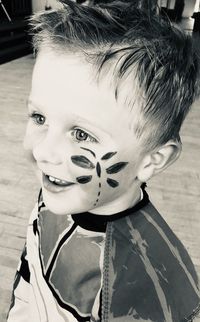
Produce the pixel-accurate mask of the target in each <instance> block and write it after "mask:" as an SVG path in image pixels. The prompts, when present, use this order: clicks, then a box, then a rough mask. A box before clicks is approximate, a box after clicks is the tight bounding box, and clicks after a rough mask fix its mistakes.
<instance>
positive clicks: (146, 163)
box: [137, 140, 181, 182]
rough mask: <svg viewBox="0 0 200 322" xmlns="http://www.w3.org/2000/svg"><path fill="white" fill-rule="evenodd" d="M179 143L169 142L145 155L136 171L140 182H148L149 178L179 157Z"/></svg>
mask: <svg viewBox="0 0 200 322" xmlns="http://www.w3.org/2000/svg"><path fill="white" fill-rule="evenodd" d="M180 153H181V142H179V141H174V140H170V141H168V142H167V143H166V144H164V145H162V146H161V147H159V148H158V149H156V151H154V152H152V153H149V154H148V155H146V156H145V157H144V158H143V160H142V162H141V164H140V166H139V169H138V175H137V177H138V179H139V180H140V181H141V182H146V181H148V180H149V179H150V178H151V177H153V176H154V175H156V174H157V173H159V172H162V171H163V170H165V169H166V168H167V167H168V166H170V165H171V164H172V163H174V162H175V161H176V160H177V159H178V158H179V156H180Z"/></svg>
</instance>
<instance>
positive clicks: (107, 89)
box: [30, 50, 138, 136]
mask: <svg viewBox="0 0 200 322" xmlns="http://www.w3.org/2000/svg"><path fill="white" fill-rule="evenodd" d="M104 76H105V77H101V79H100V81H98V80H97V72H96V69H94V67H93V65H92V64H90V63H88V62H86V59H85V58H84V57H83V56H82V57H81V56H80V55H77V54H70V53H68V54H60V53H56V52H53V51H48V52H47V51H45V50H43V51H41V53H40V54H39V55H38V57H37V60H36V64H35V67H34V71H33V79H32V90H31V94H30V99H31V101H33V102H34V103H35V104H36V105H38V106H42V107H43V110H44V109H45V113H48V115H52V117H57V116H58V115H60V119H61V120H66V119H68V118H69V117H71V116H72V115H76V116H77V117H80V119H85V120H87V121H88V122H89V123H91V124H93V125H94V126H97V127H100V128H103V129H105V131H108V129H110V131H111V132H113V133H114V132H116V131H119V129H121V130H122V129H123V131H125V130H127V131H130V132H131V136H133V124H134V123H135V122H136V119H137V107H138V106H137V102H136V100H134V113H133V108H132V107H131V108H130V109H129V106H125V104H124V99H120V98H118V99H117V100H116V98H115V91H114V88H113V79H112V78H113V75H112V72H107V74H105V75H104ZM132 83H133V79H132ZM131 86H133V84H132V85H131ZM136 87H137V86H136ZM136 87H135V88H136ZM120 90H121V92H123V91H124V92H126V84H125V87H124V88H123V87H122V88H121V89H120ZM129 90H130V89H129ZM134 92H135V93H136V89H135V90H134ZM123 96H124V97H125V95H121V97H123ZM127 105H128V104H127Z"/></svg>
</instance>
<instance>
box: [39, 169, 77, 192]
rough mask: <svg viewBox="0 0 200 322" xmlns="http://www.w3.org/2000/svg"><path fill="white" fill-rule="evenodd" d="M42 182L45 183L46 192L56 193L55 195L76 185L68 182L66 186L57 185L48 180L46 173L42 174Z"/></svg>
mask: <svg viewBox="0 0 200 322" xmlns="http://www.w3.org/2000/svg"><path fill="white" fill-rule="evenodd" d="M42 182H43V187H44V188H45V189H46V190H48V191H50V192H55V193H58V192H62V191H65V190H68V189H69V187H71V186H73V185H74V184H75V183H74V182H70V181H66V184H65V185H64V186H59V185H56V184H54V183H52V182H51V181H50V180H49V179H48V177H47V175H46V174H45V173H44V172H43V173H42Z"/></svg>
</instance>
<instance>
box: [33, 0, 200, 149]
mask: <svg viewBox="0 0 200 322" xmlns="http://www.w3.org/2000/svg"><path fill="white" fill-rule="evenodd" d="M61 4H62V8H60V9H57V10H53V11H49V12H48V11H47V12H44V13H40V14H37V15H35V16H33V18H32V20H31V24H32V32H33V34H34V37H33V40H34V41H33V43H34V47H35V49H36V50H40V48H42V47H45V46H47V47H51V48H53V49H54V50H61V51H62V52H63V53H66V54H67V53H68V51H76V52H79V53H82V54H83V55H84V56H85V57H86V58H87V62H89V63H91V64H93V65H94V66H95V67H96V68H97V70H98V72H99V74H101V73H103V71H104V70H105V68H106V66H107V65H109V68H110V66H112V67H113V68H112V71H113V79H115V81H114V84H115V87H114V89H113V90H114V94H115V97H116V99H118V97H119V96H120V88H121V85H122V84H123V83H125V82H128V81H129V86H127V93H126V102H128V103H127V104H128V105H129V106H131V109H132V111H134V107H135V105H136V104H135V102H136V101H137V100H136V97H135V96H136V94H137V93H136V90H135V86H136V82H137V86H138V88H139V89H140V91H139V92H138V94H137V95H139V93H140V95H141V96H142V99H140V108H139V111H138V110H137V111H136V112H137V113H140V117H138V118H137V117H136V113H134V112H133V114H134V115H135V119H136V120H137V122H135V124H134V130H135V133H136V135H137V136H138V137H140V138H141V137H144V138H145V140H146V143H147V145H148V147H149V148H151V149H152V148H155V147H156V146H157V145H162V144H164V143H166V142H167V141H168V140H170V139H172V138H178V137H179V131H180V128H181V125H182V122H183V120H184V118H185V116H186V115H187V113H188V111H189V109H190V106H191V105H192V103H193V102H194V100H195V99H196V98H197V97H198V95H199V59H198V55H197V53H196V51H195V49H194V42H193V39H192V37H191V36H190V35H187V34H185V33H184V32H183V31H181V30H180V29H178V28H177V27H175V26H173V25H172V24H171V23H170V22H169V21H168V20H167V19H163V18H161V17H160V16H157V15H155V14H154V15H153V14H152V15H151V14H150V13H147V12H145V11H142V10H140V9H137V8H136V7H134V6H131V5H130V3H128V2H127V3H124V2H123V3H122V2H120V1H113V2H111V3H109V4H101V5H99V6H89V5H88V6H87V5H84V6H83V5H78V4H76V3H74V2H72V1H70V0H62V1H61ZM131 86H132V87H131ZM141 93H142V94H141Z"/></svg>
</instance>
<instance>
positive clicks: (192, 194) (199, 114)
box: [0, 0, 200, 322]
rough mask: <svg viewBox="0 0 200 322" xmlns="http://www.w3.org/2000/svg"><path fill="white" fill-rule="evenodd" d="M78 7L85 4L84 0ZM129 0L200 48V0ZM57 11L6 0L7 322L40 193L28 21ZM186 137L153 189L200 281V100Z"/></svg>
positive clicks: (1, 24)
mask: <svg viewBox="0 0 200 322" xmlns="http://www.w3.org/2000/svg"><path fill="white" fill-rule="evenodd" d="M108 1H109V0H108ZM108 1H106V0H104V2H108ZM110 1H111V0H110ZM113 1H114V0H113ZM124 1H125V0H124ZM77 2H79V3H83V4H84V1H83V0H77ZM90 2H91V3H93V4H98V3H100V1H98V0H87V1H86V2H85V3H90ZM101 2H103V1H101ZM129 2H130V3H131V5H134V6H138V7H142V8H144V9H145V10H152V11H154V12H157V13H158V14H162V15H167V16H168V17H169V19H170V20H171V21H172V22H173V23H175V24H178V25H179V26H180V28H183V29H184V30H185V31H186V32H187V33H190V34H191V35H193V36H194V37H195V39H196V43H197V45H198V44H199V33H200V0H185V1H184V0H162V1H161V0H158V1H156V0H151V1H150V0H132V1H131V0H129ZM58 6H59V4H58V3H57V2H56V1H55V0H49V1H45V0H33V1H31V0H3V1H0V120H1V121H0V322H5V321H6V314H7V311H8V308H9V303H10V297H11V290H12V284H13V278H14V274H15V271H16V268H17V265H18V261H19V256H20V253H21V250H22V248H23V245H24V242H25V235H26V227H27V222H28V218H29V215H30V212H31V210H32V208H33V206H34V204H35V202H36V200H37V195H38V191H39V188H40V187H39V185H38V183H37V181H36V178H35V176H34V174H33V173H32V169H31V168H30V166H29V164H28V162H27V161H26V159H25V157H24V151H23V147H22V141H23V136H24V133H25V127H26V122H27V111H26V101H27V98H28V95H29V91H30V87H31V74H32V69H33V66H34V62H35V59H34V56H33V54H32V48H31V39H30V36H28V33H27V28H28V27H27V18H28V17H29V16H30V15H31V14H32V13H33V12H37V11H40V10H50V9H51V8H56V7H58ZM181 136H182V141H183V152H182V155H181V157H180V159H179V160H178V161H177V162H176V163H175V164H174V165H173V166H171V167H170V168H169V169H167V170H166V171H165V172H164V173H163V174H161V175H159V176H158V177H155V178H153V180H151V181H150V183H149V184H148V188H147V190H148V193H149V194H150V199H151V200H152V202H153V203H154V205H155V206H156V207H157V209H158V210H159V211H160V212H161V214H162V215H163V217H164V218H165V220H166V221H167V222H168V224H169V225H170V226H171V228H172V229H173V230H174V231H175V233H176V234H177V235H178V237H179V238H180V239H181V241H182V242H183V244H184V245H185V247H186V248H187V250H188V252H189V254H190V255H191V257H192V260H193V262H194V264H195V267H196V269H197V273H198V275H199V276H200V162H199V160H200V109H199V102H196V103H195V104H194V106H193V108H192V110H191V112H190V114H189V116H188V118H187V119H186V121H185V124H184V125H183V128H182V131H181ZM195 321H198V322H199V321H200V319H199V320H198V319H197V320H195ZM55 322H56V321H55Z"/></svg>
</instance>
